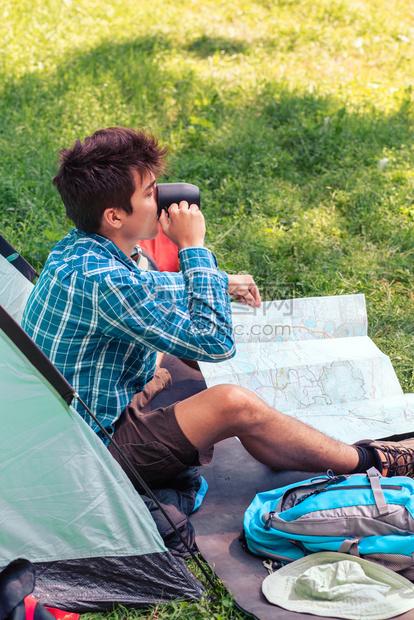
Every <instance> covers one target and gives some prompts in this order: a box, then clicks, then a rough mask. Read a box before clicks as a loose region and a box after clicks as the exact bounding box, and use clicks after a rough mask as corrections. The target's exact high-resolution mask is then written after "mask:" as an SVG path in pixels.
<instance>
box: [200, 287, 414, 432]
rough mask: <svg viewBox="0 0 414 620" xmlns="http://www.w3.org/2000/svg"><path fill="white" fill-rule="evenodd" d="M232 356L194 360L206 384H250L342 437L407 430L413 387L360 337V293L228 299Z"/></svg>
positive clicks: (412, 421)
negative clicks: (247, 301)
mask: <svg viewBox="0 0 414 620" xmlns="http://www.w3.org/2000/svg"><path fill="white" fill-rule="evenodd" d="M232 313H233V328H234V335H235V339H236V343H237V353H236V356H235V357H234V358H232V359H231V360H228V361H226V362H220V363H218V364H210V363H206V362H202V363H201V362H200V363H199V364H200V368H201V371H202V373H203V375H204V378H205V380H206V383H207V386H208V387H211V386H213V385H218V384H221V383H231V384H233V385H241V386H243V387H245V388H248V389H250V390H252V392H254V393H255V394H257V396H259V397H260V398H261V399H262V400H264V401H265V402H266V403H267V404H268V405H270V406H271V407H274V408H275V409H278V410H279V411H282V412H283V413H286V414H288V415H290V416H292V417H295V418H298V419H300V420H302V421H303V422H306V423H307V424H309V425H311V426H313V427H314V428H317V429H319V430H321V431H323V432H324V433H326V434H328V435H330V436H331V437H335V438H337V439H340V440H342V441H344V442H346V443H353V442H355V441H358V440H360V439H367V438H369V439H379V438H384V437H389V436H391V435H394V434H402V433H409V432H411V431H412V432H413V435H414V394H403V391H402V389H401V386H400V384H399V381H398V379H397V375H396V374H395V371H394V369H393V367H392V364H391V361H390V359H389V357H387V356H386V355H384V354H383V353H382V352H381V351H380V350H379V349H378V347H377V346H376V345H375V344H374V342H373V341H372V340H371V339H370V338H369V337H368V336H367V323H368V321H367V312H366V306H365V297H364V295H341V296H336V297H312V298H305V299H290V300H282V301H271V302H264V303H263V304H262V306H261V308H251V307H247V306H245V305H242V304H232Z"/></svg>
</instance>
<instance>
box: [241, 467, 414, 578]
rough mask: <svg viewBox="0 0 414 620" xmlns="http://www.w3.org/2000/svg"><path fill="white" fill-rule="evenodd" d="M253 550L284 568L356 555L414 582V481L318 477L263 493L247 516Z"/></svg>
mask: <svg viewBox="0 0 414 620" xmlns="http://www.w3.org/2000/svg"><path fill="white" fill-rule="evenodd" d="M244 533H245V538H246V543H247V547H248V549H249V550H250V551H251V552H252V553H254V554H256V555H261V556H264V557H266V558H271V559H272V560H276V561H277V562H281V563H283V564H285V563H288V562H293V561H294V560H297V559H299V558H302V557H303V556H305V555H308V554H310V553H315V552H317V551H339V552H340V553H351V554H353V555H358V556H360V557H362V558H365V559H366V560H372V561H373V562H377V563H379V564H383V565H385V566H387V567H388V568H390V569H392V570H394V571H397V572H399V573H401V574H402V575H403V576H404V577H406V578H407V579H411V580H412V581H414V480H411V479H410V478H407V477H404V476H396V477H393V478H383V477H382V476H381V475H380V473H379V472H378V471H377V470H376V469H375V468H374V467H372V468H371V469H370V470H368V472H367V473H366V474H351V475H347V476H334V475H333V474H332V472H328V473H327V475H326V476H318V477H315V478H311V479H309V480H305V481H303V482H298V483H295V484H290V485H288V486H285V487H282V488H280V489H274V490H272V491H268V492H265V493H259V494H258V495H256V497H255V498H254V500H253V502H252V503H251V504H250V506H249V508H248V509H247V511H246V513H245V516H244Z"/></svg>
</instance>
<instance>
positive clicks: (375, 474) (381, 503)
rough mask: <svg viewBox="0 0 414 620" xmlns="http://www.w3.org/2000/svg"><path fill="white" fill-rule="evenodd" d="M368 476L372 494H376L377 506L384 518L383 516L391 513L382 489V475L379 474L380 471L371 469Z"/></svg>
mask: <svg viewBox="0 0 414 620" xmlns="http://www.w3.org/2000/svg"><path fill="white" fill-rule="evenodd" d="M367 476H368V480H369V483H370V485H371V488H372V492H373V494H374V500H375V504H376V506H377V508H378V512H379V515H380V517H382V516H383V515H387V514H388V513H389V507H388V504H387V502H386V501H385V497H384V493H383V491H382V487H381V482H380V478H381V474H380V473H379V471H378V469H376V468H375V467H371V468H370V469H368V471H367Z"/></svg>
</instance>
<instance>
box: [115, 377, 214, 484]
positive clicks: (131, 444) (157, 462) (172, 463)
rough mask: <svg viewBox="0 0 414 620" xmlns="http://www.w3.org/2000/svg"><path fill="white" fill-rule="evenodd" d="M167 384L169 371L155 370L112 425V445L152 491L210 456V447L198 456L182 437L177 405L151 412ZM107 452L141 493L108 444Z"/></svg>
mask: <svg viewBox="0 0 414 620" xmlns="http://www.w3.org/2000/svg"><path fill="white" fill-rule="evenodd" d="M170 385H171V376H170V373H169V372H168V370H166V369H165V368H161V369H158V370H157V371H156V373H155V375H154V378H153V379H152V380H151V381H149V382H148V383H147V385H146V386H145V389H144V390H143V391H142V392H139V393H137V394H135V396H134V397H133V398H132V401H131V402H130V403H129V405H128V406H127V407H126V408H125V409H124V411H123V413H122V415H121V417H120V418H119V419H118V420H117V421H116V422H115V425H114V429H115V430H114V434H113V438H114V440H115V442H116V443H117V444H118V446H119V448H120V449H121V450H122V453H123V454H124V456H125V457H126V459H127V461H128V462H129V463H130V464H131V465H132V466H133V467H134V468H135V469H136V470H137V471H138V473H139V474H140V475H141V476H142V477H143V479H144V480H145V482H146V483H147V484H148V486H149V487H150V488H153V489H156V488H163V487H166V486H168V482H169V481H170V480H171V479H172V478H174V477H175V476H176V475H177V474H179V473H181V472H182V471H184V470H185V469H187V468H188V467H190V466H191V465H208V463H210V461H211V459H212V457H213V448H211V449H210V450H208V451H207V452H205V453H204V454H200V453H199V452H198V450H197V449H196V448H195V447H194V446H193V444H192V443H191V442H190V441H189V440H188V439H187V437H186V436H185V435H184V433H183V432H182V430H181V428H180V427H179V425H178V422H177V419H176V417H175V405H176V403H175V404H173V405H169V406H168V407H160V408H158V409H154V410H152V411H151V400H152V399H153V398H155V396H156V395H157V394H159V393H160V392H161V391H162V390H163V389H165V388H167V387H169V386H170ZM109 451H110V452H111V454H112V456H113V457H114V458H115V459H116V460H117V461H118V463H119V464H120V465H121V467H122V469H123V470H124V471H125V473H126V474H127V476H128V477H129V478H130V479H131V481H132V483H133V484H134V486H135V487H136V489H137V490H138V491H142V490H143V489H142V487H141V486H140V484H139V483H138V481H137V480H136V478H135V477H134V476H133V474H132V473H131V472H130V471H129V469H128V468H127V467H126V465H125V464H124V463H123V462H122V460H121V458H120V456H119V454H118V453H117V451H116V450H115V449H114V448H113V446H112V445H109Z"/></svg>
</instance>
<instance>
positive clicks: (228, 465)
mask: <svg viewBox="0 0 414 620" xmlns="http://www.w3.org/2000/svg"><path fill="white" fill-rule="evenodd" d="M163 366H165V367H167V368H168V369H169V371H170V372H171V375H172V377H173V386H172V387H171V388H169V389H168V390H165V392H163V393H162V394H160V395H159V396H158V397H157V398H156V399H155V400H154V401H153V402H154V405H155V406H166V405H168V404H170V403H172V402H175V401H177V400H182V399H183V398H188V397H189V396H191V395H193V394H195V393H197V392H199V391H201V390H203V389H205V383H204V380H203V379H202V376H201V373H199V372H198V371H197V370H194V369H192V368H188V367H187V366H185V365H184V364H183V363H182V362H180V361H179V360H177V359H175V358H171V357H167V358H166V359H165V362H164V364H163ZM200 473H201V474H202V476H203V477H204V478H205V479H206V480H207V482H208V485H209V490H208V492H207V495H206V497H205V499H204V502H203V504H202V506H201V508H199V510H198V511H197V512H196V513H194V515H192V517H191V521H192V523H193V525H194V528H195V531H196V541H197V545H198V548H199V550H200V553H201V555H202V556H203V558H204V559H205V560H206V561H207V562H208V563H209V564H210V566H212V567H213V569H214V572H215V574H216V575H217V577H218V578H219V579H220V580H222V581H223V582H224V585H225V587H226V588H227V590H228V591H229V592H231V593H232V595H233V597H234V600H235V602H236V604H237V605H238V606H239V607H240V608H241V609H243V610H244V611H245V612H246V613H248V614H251V615H252V616H254V617H255V618H258V619H259V620H305V619H306V618H309V619H310V620H311V619H313V620H315V618H316V617H318V618H322V620H329V619H328V618H327V617H322V616H314V615H311V614H298V613H294V612H290V611H287V610H285V609H282V608H281V607H277V606H275V605H271V604H270V603H268V602H267V601H266V599H265V598H264V596H263V594H262V592H261V584H262V581H263V579H264V578H265V577H266V576H267V574H268V573H267V570H266V569H265V568H264V566H263V563H262V562H263V559H262V558H259V557H256V556H253V555H250V554H248V553H247V552H246V551H244V550H243V548H242V546H241V543H240V542H239V540H238V538H239V535H240V532H241V530H242V527H243V515H244V512H245V510H246V508H247V507H248V505H249V504H250V502H251V501H252V499H253V498H254V496H255V494H256V493H259V492H261V491H266V490H269V489H272V488H276V487H281V486H284V485H286V484H291V483H292V482H296V481H299V480H304V479H306V478H309V477H311V476H312V475H315V474H310V473H303V472H291V471H285V472H274V471H272V470H271V469H269V468H268V467H266V466H264V465H262V464H261V463H259V462H257V461H256V460H255V459H253V458H252V457H251V456H250V455H249V454H248V453H247V452H246V450H245V449H244V448H243V446H242V445H241V444H240V442H239V441H238V440H237V439H235V438H234V437H233V438H230V439H226V440H225V441H222V442H220V443H218V444H217V445H216V447H215V452H214V458H213V461H212V463H211V464H210V465H208V466H207V467H203V468H202V469H201V471H200ZM395 618H400V619H401V620H403V619H404V620H409V619H410V620H414V610H412V611H409V612H407V613H405V614H401V615H399V616H395Z"/></svg>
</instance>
